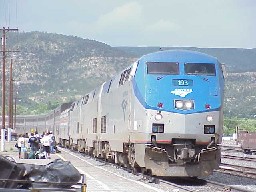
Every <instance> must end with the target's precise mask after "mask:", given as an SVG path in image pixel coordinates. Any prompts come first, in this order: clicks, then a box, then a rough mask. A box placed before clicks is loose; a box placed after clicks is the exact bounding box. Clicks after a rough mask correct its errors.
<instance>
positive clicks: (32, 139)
mask: <svg viewBox="0 0 256 192" xmlns="http://www.w3.org/2000/svg"><path fill="white" fill-rule="evenodd" d="M28 143H30V147H31V152H32V154H33V156H35V153H36V152H37V151H38V150H39V140H38V138H37V137H35V135H34V133H31V136H30V138H29V140H28Z"/></svg>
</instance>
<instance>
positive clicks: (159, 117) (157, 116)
mask: <svg viewBox="0 0 256 192" xmlns="http://www.w3.org/2000/svg"><path fill="white" fill-rule="evenodd" d="M162 118H163V115H162V114H161V113H160V112H159V113H157V114H156V115H155V120H157V121H159V120H161V119H162Z"/></svg>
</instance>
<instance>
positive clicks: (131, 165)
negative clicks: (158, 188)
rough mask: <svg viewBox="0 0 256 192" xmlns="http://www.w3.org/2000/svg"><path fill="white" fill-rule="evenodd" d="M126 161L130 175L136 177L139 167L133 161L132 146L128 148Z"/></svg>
mask: <svg viewBox="0 0 256 192" xmlns="http://www.w3.org/2000/svg"><path fill="white" fill-rule="evenodd" d="M128 160H129V164H130V167H131V170H132V173H133V174H134V175H137V174H138V172H139V171H140V169H139V166H138V164H137V163H136V159H135V147H134V144H131V145H130V147H129V151H128Z"/></svg>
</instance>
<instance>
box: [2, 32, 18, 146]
mask: <svg viewBox="0 0 256 192" xmlns="http://www.w3.org/2000/svg"><path fill="white" fill-rule="evenodd" d="M0 30H1V31H2V32H3V36H2V52H3V66H2V129H1V151H5V60H6V52H11V51H6V32H8V31H18V29H10V28H9V27H8V28H7V29H6V28H5V27H3V29H0Z"/></svg>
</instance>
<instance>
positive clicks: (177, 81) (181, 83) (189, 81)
mask: <svg viewBox="0 0 256 192" xmlns="http://www.w3.org/2000/svg"><path fill="white" fill-rule="evenodd" d="M172 84H173V85H174V86H193V80H192V79H173V80H172Z"/></svg>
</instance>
